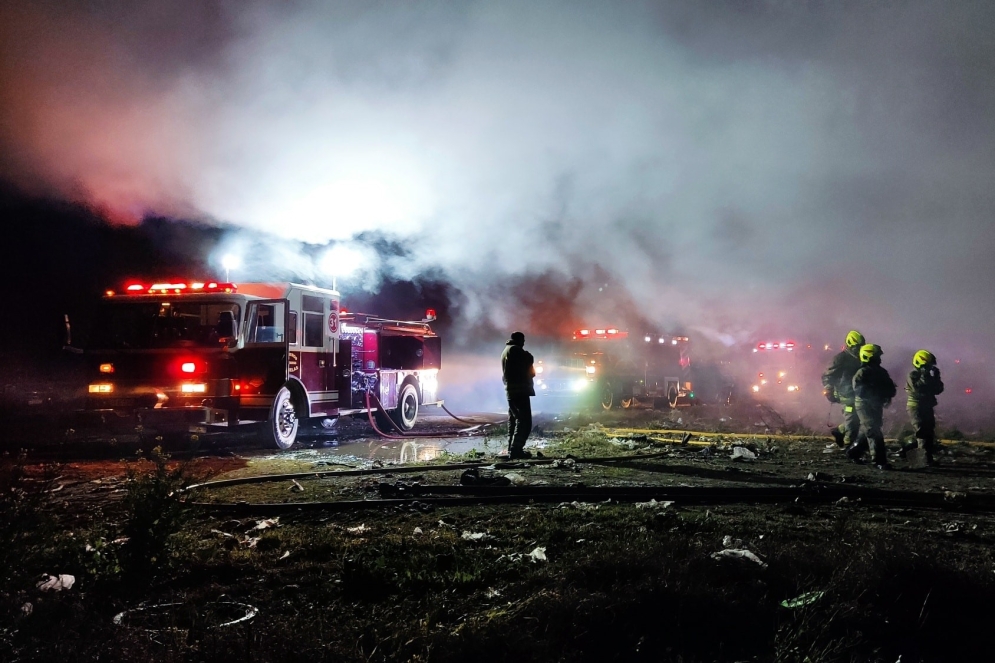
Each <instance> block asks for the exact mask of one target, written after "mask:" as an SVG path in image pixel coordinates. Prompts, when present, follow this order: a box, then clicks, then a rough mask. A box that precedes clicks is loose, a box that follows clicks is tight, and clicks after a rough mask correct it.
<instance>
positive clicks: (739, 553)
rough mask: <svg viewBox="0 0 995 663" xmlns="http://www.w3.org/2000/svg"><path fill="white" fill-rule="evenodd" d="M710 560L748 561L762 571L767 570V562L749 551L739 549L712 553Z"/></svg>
mask: <svg viewBox="0 0 995 663" xmlns="http://www.w3.org/2000/svg"><path fill="white" fill-rule="evenodd" d="M712 559H748V560H750V561H751V562H754V563H756V564H759V565H760V568H762V569H766V568H767V562H765V561H763V560H762V559H760V558H759V557H757V556H756V555H754V554H753V553H752V552H750V551H749V550H745V549H741V548H726V549H725V550H720V551H719V552H715V553H712Z"/></svg>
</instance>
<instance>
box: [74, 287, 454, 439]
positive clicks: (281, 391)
mask: <svg viewBox="0 0 995 663" xmlns="http://www.w3.org/2000/svg"><path fill="white" fill-rule="evenodd" d="M429 321H430V320H424V321H398V320H383V319H380V318H376V317H375V316H372V315H362V316H360V315H355V314H348V313H346V312H344V311H342V310H340V307H339V293H338V292H336V291H334V290H328V289H324V288H318V287H314V286H309V285H300V284H296V283H242V284H238V285H236V284H233V283H216V282H204V283H199V282H183V283H154V284H146V283H132V284H129V285H127V286H126V287H125V289H124V291H123V292H121V293H116V292H113V291H108V292H107V293H106V295H105V296H104V298H103V301H102V303H101V307H100V309H99V311H98V314H97V318H96V321H95V322H96V324H95V326H94V331H93V334H92V335H91V338H90V341H89V343H88V346H87V348H86V356H87V371H88V374H89V384H88V389H87V391H88V394H87V397H88V398H87V405H86V408H87V410H89V411H91V412H99V413H102V414H103V415H105V418H107V417H108V416H110V415H119V416H120V417H125V418H128V417H134V418H135V419H137V422H136V423H137V425H139V426H142V428H143V429H152V430H173V431H175V430H186V431H188V432H194V433H204V432H208V430H211V431H224V430H226V429H227V430H230V429H232V428H234V427H236V426H241V425H244V424H256V425H259V424H262V423H265V426H264V430H265V431H266V433H265V435H266V438H267V439H268V440H269V441H271V442H272V443H273V444H275V445H276V446H277V447H279V448H280V449H289V448H290V447H291V446H293V444H294V442H295V441H296V439H297V434H298V429H299V424H300V422H301V421H302V420H306V419H310V418H322V419H324V418H331V419H334V418H336V417H338V416H340V415H346V414H355V413H365V412H367V411H368V410H375V412H376V415H377V417H378V419H379V420H380V422H381V423H383V424H386V425H390V424H391V423H393V425H395V426H396V427H397V428H399V429H401V430H409V429H410V428H411V427H412V426H414V424H415V421H416V420H417V417H418V410H419V406H420V405H426V404H437V403H438V402H439V401H438V399H437V394H436V392H437V386H438V383H437V374H438V371H439V368H440V365H441V340H440V339H439V337H438V336H436V334H435V333H434V332H433V331H432V329H431V327H430V326H429V324H428V322H429ZM368 392H369V393H370V394H372V396H373V398H371V399H368V398H367V393H368ZM368 403H369V405H368ZM377 404H379V405H377Z"/></svg>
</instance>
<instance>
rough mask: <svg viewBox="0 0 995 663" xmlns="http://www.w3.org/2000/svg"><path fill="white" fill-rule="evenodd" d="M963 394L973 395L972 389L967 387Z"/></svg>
mask: <svg viewBox="0 0 995 663" xmlns="http://www.w3.org/2000/svg"><path fill="white" fill-rule="evenodd" d="M964 393H965V394H972V393H974V389H971V388H970V387H968V388H967V389H965V390H964Z"/></svg>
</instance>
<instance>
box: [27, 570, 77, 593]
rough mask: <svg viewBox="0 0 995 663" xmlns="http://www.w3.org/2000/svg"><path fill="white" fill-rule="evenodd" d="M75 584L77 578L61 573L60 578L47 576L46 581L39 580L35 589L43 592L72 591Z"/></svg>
mask: <svg viewBox="0 0 995 663" xmlns="http://www.w3.org/2000/svg"><path fill="white" fill-rule="evenodd" d="M75 584H76V576H73V575H70V574H68V573H61V574H59V575H58V576H51V575H50V576H46V577H45V579H44V580H39V581H38V582H37V583H36V584H35V587H37V588H38V589H40V590H41V591H43V592H61V591H62V590H64V589H72V588H73V585H75Z"/></svg>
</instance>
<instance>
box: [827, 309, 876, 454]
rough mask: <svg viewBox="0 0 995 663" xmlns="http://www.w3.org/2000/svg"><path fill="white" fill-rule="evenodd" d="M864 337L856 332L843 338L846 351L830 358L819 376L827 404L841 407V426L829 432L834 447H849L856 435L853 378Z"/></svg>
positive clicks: (858, 430)
mask: <svg viewBox="0 0 995 663" xmlns="http://www.w3.org/2000/svg"><path fill="white" fill-rule="evenodd" d="M865 343H866V341H865V340H864V335H863V334H861V333H860V332H859V331H857V330H856V329H852V330H850V332H849V333H847V335H846V349H845V350H843V351H842V352H840V353H839V354H837V355H836V356H835V357H833V361H832V363H831V364H829V368H827V369H826V372H825V373H823V374H822V386H823V393H824V394H825V395H826V398H828V399H829V402H830V403H840V404H842V405H843V423H842V424H840V425H839V426H838V427H836V428H834V429H833V430H832V433H833V438H834V439H835V440H836V444H838V445H839V446H841V447H850V446H852V445H853V443H854V442H855V441H856V440H857V434H858V433H859V432H860V419H859V418H858V417H857V413H856V411H855V410H854V404H853V376H854V375H855V374H856V373H857V371H858V370H859V369H860V356H859V355H860V346H862V345H864V344H865Z"/></svg>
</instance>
